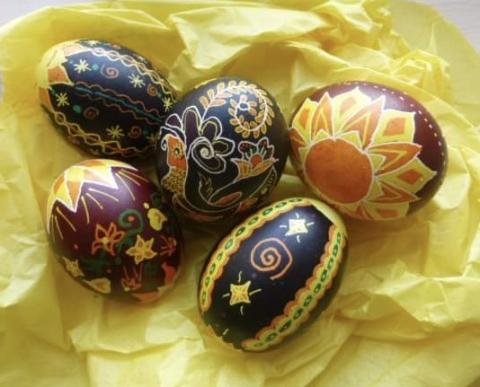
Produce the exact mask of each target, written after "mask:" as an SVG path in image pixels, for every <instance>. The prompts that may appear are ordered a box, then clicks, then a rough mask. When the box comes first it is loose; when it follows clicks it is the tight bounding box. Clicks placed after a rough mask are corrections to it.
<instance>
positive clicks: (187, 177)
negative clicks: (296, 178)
mask: <svg viewBox="0 0 480 387" xmlns="http://www.w3.org/2000/svg"><path fill="white" fill-rule="evenodd" d="M288 148H289V139H288V131H287V126H286V123H285V119H284V118H283V116H282V113H281V112H280V109H279V107H278V105H277V104H276V102H275V100H274V99H273V97H272V96H271V95H270V94H269V93H268V92H267V91H266V90H265V89H263V88H262V87H260V86H259V85H257V84H255V83H253V82H250V81H246V80H243V79H239V78H232V77H225V78H219V79H215V80H212V81H209V82H206V83H204V84H202V85H200V86H199V87H197V88H195V89H194V90H193V91H191V92H190V93H188V94H187V95H186V96H185V97H184V98H183V100H181V101H180V102H178V103H177V104H176V105H175V106H174V107H173V109H172V111H171V113H170V115H169V116H168V117H167V119H166V120H165V123H164V124H163V125H162V127H161V130H160V138H159V143H158V145H157V173H158V177H159V182H160V185H161V188H162V190H163V193H164V194H165V196H166V197H167V198H169V199H170V202H171V203H172V205H173V206H174V208H175V209H176V210H177V211H178V212H180V213H181V214H183V215H185V216H187V217H189V218H191V219H194V220H197V221H201V222H215V221H220V220H222V219H226V218H228V217H230V216H234V215H235V214H239V213H243V212H245V211H248V210H251V209H253V208H255V207H257V206H259V205H261V204H262V202H263V201H264V200H265V199H266V198H267V197H268V195H269V194H270V193H271V191H272V190H273V188H274V187H275V186H276V184H277V182H278V180H279V178H280V175H281V174H282V171H283V168H284V166H285V162H286V159H287V155H288Z"/></svg>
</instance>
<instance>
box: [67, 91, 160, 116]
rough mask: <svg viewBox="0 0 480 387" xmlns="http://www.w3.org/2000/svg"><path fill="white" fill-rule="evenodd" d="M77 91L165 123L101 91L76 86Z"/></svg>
mask: <svg viewBox="0 0 480 387" xmlns="http://www.w3.org/2000/svg"><path fill="white" fill-rule="evenodd" d="M75 89H77V90H78V91H83V92H85V93H87V94H90V95H94V96H99V97H103V98H106V99H108V100H110V101H114V102H116V103H118V104H120V105H123V106H124V107H127V108H129V109H132V110H134V111H135V112H137V113H139V114H140V115H144V116H146V117H148V118H150V119H151V120H152V121H155V122H158V123H162V122H163V121H162V120H161V119H159V118H157V117H155V116H154V115H152V114H150V113H147V112H146V111H145V110H141V109H139V108H137V107H136V106H134V105H131V104H129V103H127V102H125V101H124V100H122V99H120V98H115V97H112V96H110V95H108V94H105V93H103V92H101V91H92V90H90V89H86V88H84V87H81V86H76V87H75Z"/></svg>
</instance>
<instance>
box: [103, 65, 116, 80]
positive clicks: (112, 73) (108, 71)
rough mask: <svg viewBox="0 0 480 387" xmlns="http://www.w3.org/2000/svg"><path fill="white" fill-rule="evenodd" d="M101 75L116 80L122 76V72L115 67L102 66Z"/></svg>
mask: <svg viewBox="0 0 480 387" xmlns="http://www.w3.org/2000/svg"><path fill="white" fill-rule="evenodd" d="M100 73H101V74H102V75H103V76H104V77H105V78H108V79H115V78H117V77H118V76H119V74H120V71H119V70H118V69H117V68H115V67H111V66H105V65H102V67H101V69H100Z"/></svg>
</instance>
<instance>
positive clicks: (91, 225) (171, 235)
mask: <svg viewBox="0 0 480 387" xmlns="http://www.w3.org/2000/svg"><path fill="white" fill-rule="evenodd" d="M46 226H47V233H48V237H49V240H50V242H51V245H52V247H53V250H54V252H55V253H56V255H57V257H58V259H59V261H60V263H61V265H62V266H63V267H64V268H65V270H66V271H67V272H68V274H70V276H71V277H72V278H73V279H75V280H76V281H78V282H79V283H80V284H81V285H83V286H85V287H86V288H88V289H91V290H93V291H95V292H97V293H100V294H102V295H105V296H108V297H110V298H113V299H117V300H121V301H140V302H144V301H152V300H155V299H157V298H158V297H159V296H160V294H161V293H162V292H163V291H164V290H166V289H168V287H170V286H171V285H172V284H173V282H174V281H175V278H176V276H177V272H178V269H179V264H180V258H181V238H180V230H179V228H178V225H177V222H176V220H175V218H174V215H173V214H172V213H171V212H170V211H169V210H168V208H166V207H165V206H164V205H162V203H161V198H160V195H159V193H158V192H157V190H156V188H155V186H154V185H153V184H152V183H151V182H150V181H149V180H148V179H147V178H146V177H145V176H144V175H143V174H142V173H141V172H140V171H139V170H138V169H136V168H134V167H132V166H131V165H129V164H126V163H123V162H120V161H114V160H102V159H96V160H87V161H83V162H80V163H78V164H75V165H73V166H71V167H69V168H67V169H66V170H65V171H64V172H63V173H62V174H61V175H60V176H59V177H58V178H57V179H56V180H55V182H54V183H53V186H52V189H51V191H50V195H49V197H48V203H47V217H46Z"/></svg>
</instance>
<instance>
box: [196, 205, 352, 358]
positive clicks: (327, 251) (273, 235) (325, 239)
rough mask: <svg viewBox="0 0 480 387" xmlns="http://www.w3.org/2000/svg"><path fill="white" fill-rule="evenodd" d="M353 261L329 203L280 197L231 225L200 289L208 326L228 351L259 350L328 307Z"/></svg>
mask: <svg viewBox="0 0 480 387" xmlns="http://www.w3.org/2000/svg"><path fill="white" fill-rule="evenodd" d="M346 258H347V231H346V228H345V225H344V223H343V221H342V219H341V218H340V216H339V215H338V214H337V213H336V212H335V211H334V210H333V209H332V208H330V207H329V206H327V205H326V204H324V203H322V202H319V201H317V200H313V199H308V198H289V199H286V200H281V201H278V202H275V203H273V204H271V205H270V206H267V207H264V208H262V209H261V210H259V211H257V212H256V213H254V214H253V215H251V216H250V217H248V218H247V219H245V220H244V221H243V222H241V223H240V224H238V225H237V226H236V227H235V228H233V229H232V230H231V231H230V232H229V233H228V234H227V235H226V236H225V237H224V238H223V239H222V240H221V241H220V242H219V243H218V245H217V246H216V247H215V248H214V249H213V252H212V254H211V255H210V257H209V259H208V260H207V262H206V264H205V266H204V268H203V270H202V274H201V276H200V283H199V287H198V302H199V308H200V313H201V316H202V319H203V321H204V322H205V324H206V325H207V326H208V329H209V330H210V331H211V332H212V333H213V334H214V335H215V336H217V337H219V338H221V340H222V341H223V342H224V343H225V344H227V345H228V346H230V347H233V348H235V349H241V350H244V351H252V352H261V351H265V350H268V349H271V348H274V347H275V346H277V345H278V344H280V343H281V342H283V341H284V340H287V339H289V338H291V337H292V336H293V335H294V334H295V333H297V332H299V331H300V330H301V329H303V328H304V327H305V326H307V325H308V323H309V322H312V321H313V318H315V317H316V316H318V315H319V314H320V313H321V312H322V311H323V310H324V309H325V308H326V307H327V306H328V305H329V303H330V301H331V300H332V298H333V297H334V295H335V293H336V292H337V289H338V287H339V285H340V281H341V278H342V273H343V270H344V268H345V261H346Z"/></svg>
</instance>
